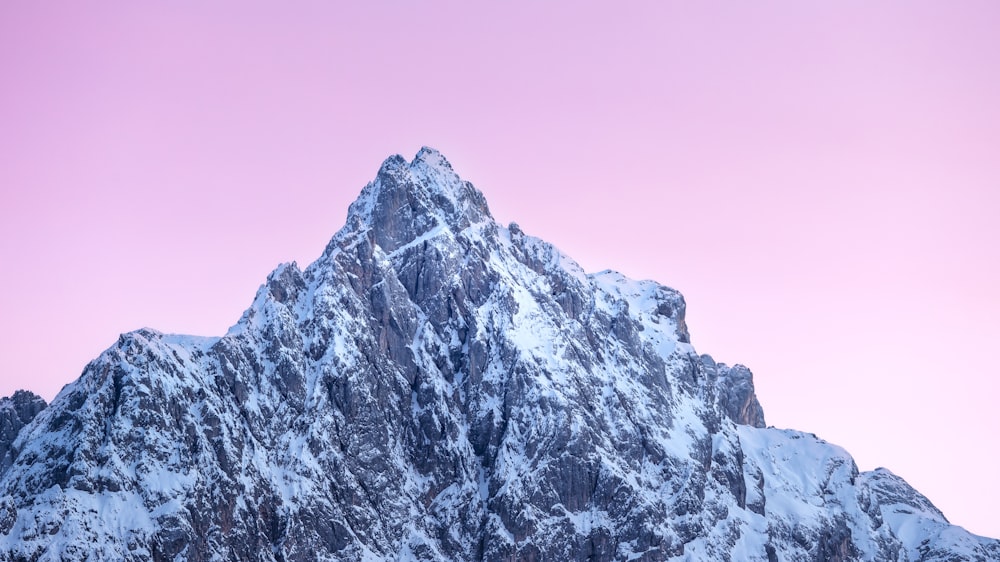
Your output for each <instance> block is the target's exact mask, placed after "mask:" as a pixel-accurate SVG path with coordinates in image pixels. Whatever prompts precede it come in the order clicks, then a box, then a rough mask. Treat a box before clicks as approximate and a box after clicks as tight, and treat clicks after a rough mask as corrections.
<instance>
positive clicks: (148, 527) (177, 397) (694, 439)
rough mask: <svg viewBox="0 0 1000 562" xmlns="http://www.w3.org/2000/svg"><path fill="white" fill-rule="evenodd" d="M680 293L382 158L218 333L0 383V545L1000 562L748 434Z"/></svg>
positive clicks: (838, 468) (257, 554) (276, 555)
mask: <svg viewBox="0 0 1000 562" xmlns="http://www.w3.org/2000/svg"><path fill="white" fill-rule="evenodd" d="M685 310H686V308H685V303H684V299H683V297H682V296H681V295H680V293H678V292H677V291H675V290H673V289H671V288H669V287H665V286H663V285H660V284H659V283H656V282H653V281H635V280H632V279H629V278H627V277H625V276H624V275H621V274H619V273H616V272H613V271H604V272H599V273H592V274H587V273H585V272H583V271H582V270H581V269H580V267H579V265H577V264H576V263H575V262H574V261H573V260H572V259H570V258H569V257H568V256H566V255H564V254H562V253H561V252H559V250H558V249H556V248H555V247H554V246H553V245H551V244H549V243H547V242H545V241H543V240H539V239H538V238H535V237H532V236H530V235H529V234H526V233H524V232H523V231H521V229H520V228H517V227H515V226H513V225H512V226H510V227H503V226H500V225H498V224H496V223H495V222H494V221H493V220H492V218H491V217H490V214H489V210H488V209H487V206H486V202H485V201H484V200H483V197H482V194H480V193H479V192H478V191H476V189H475V188H473V187H472V186H471V185H470V184H469V183H468V182H465V181H462V180H461V179H460V178H459V177H458V175H457V174H455V172H454V171H453V170H452V168H451V166H450V165H449V164H448V162H447V160H445V159H444V157H443V156H441V155H440V154H438V153H437V152H435V151H433V150H430V149H422V150H421V151H420V152H419V153H418V154H417V155H416V157H415V158H414V159H413V161H411V162H407V161H406V160H404V159H403V158H402V157H399V156H394V157H392V158H389V159H388V160H386V161H385V163H384V164H383V165H382V167H381V169H380V170H379V173H378V176H377V177H376V179H375V180H374V181H373V182H372V183H371V184H369V185H368V186H367V187H365V189H364V191H363V192H362V194H361V197H360V198H359V199H358V201H357V202H355V203H354V205H352V206H351V209H350V216H349V220H348V223H347V224H346V225H345V227H344V228H343V229H342V230H341V231H340V232H339V233H338V234H337V235H335V236H334V237H333V240H332V241H331V242H330V245H329V246H328V247H327V251H326V252H324V254H323V256H321V257H320V259H319V260H317V261H316V262H315V263H313V264H312V265H310V266H309V267H307V268H306V269H305V270H301V271H300V270H299V269H298V267H297V266H295V265H294V264H286V265H284V266H281V267H279V268H278V269H276V270H275V271H274V273H272V274H271V275H270V276H269V277H268V279H267V282H266V283H265V285H264V286H262V287H261V289H260V290H259V291H258V293H257V297H256V298H255V299H254V301H253V303H252V304H251V306H250V307H249V308H248V309H247V311H246V313H245V314H244V315H243V317H242V318H241V319H240V320H239V322H237V323H236V325H235V326H234V327H233V329H231V330H230V331H229V332H228V333H227V334H226V335H224V336H222V337H219V338H193V337H190V336H177V335H167V334H161V333H159V332H156V331H155V330H145V329H144V330H140V331H137V332H133V333H131V334H126V335H123V336H122V337H121V338H120V339H119V342H118V344H117V345H115V346H113V347H112V348H110V349H108V350H107V351H105V352H104V353H103V354H101V356H100V357H98V358H97V359H95V360H94V361H92V362H91V363H90V364H89V365H88V366H87V368H86V369H85V370H84V373H83V375H82V376H81V377H80V378H79V379H78V380H77V381H76V382H74V383H71V384H70V385H67V386H66V387H65V389H64V390H63V391H62V392H61V393H60V394H59V396H57V397H56V399H55V400H53V402H52V404H51V405H49V406H48V407H45V408H42V406H43V404H42V403H41V402H39V401H38V400H37V399H35V398H34V397H31V396H27V395H25V396H21V397H20V398H19V397H18V395H15V397H14V399H12V400H4V399H0V455H4V453H3V450H2V449H3V447H4V446H6V445H4V444H5V443H9V447H8V449H7V450H8V452H9V454H6V455H4V456H5V458H6V459H7V461H4V462H6V463H7V464H6V465H5V464H2V463H0V561H3V562H8V561H10V562H50V561H56V560H122V561H126V562H139V561H142V562H146V561H153V562H166V561H175V560H186V561H189V562H205V561H209V560H220V561H226V562H228V561H234V562H235V561H239V562H279V561H280V562H306V561H313V560H367V561H372V562H378V561H405V562H415V561H421V562H422V561H437V560H457V561H474V562H479V561H490V562H492V561H501V560H560V561H561V560H568V561H583V560H587V561H593V562H610V561H620V560H637V561H645V562H653V561H667V560H676V561H681V560H684V561H692V562H698V561H713V562H714V561H723V562H726V561H728V562H735V561H744V560H747V561H756V562H765V561H772V560H810V561H837V562H845V561H848V560H894V561H901V560H911V561H916V560H922V561H931V560H977V561H987V560H990V561H995V560H1000V542H998V541H994V540H991V539H984V538H980V537H976V536H974V535H971V534H969V533H967V532H965V531H964V530H962V529H960V528H957V527H953V526H951V525H949V524H948V521H947V520H946V519H944V517H943V516H942V515H941V514H940V512H937V510H936V509H934V508H933V506H932V505H931V504H930V502H929V501H927V500H926V499H925V498H923V497H922V496H920V495H919V494H918V493H916V492H915V491H914V490H912V489H911V488H909V486H908V485H906V483H905V482H904V481H902V480H901V479H899V478H897V477H895V476H893V475H891V473H888V472H876V473H859V471H858V469H857V467H856V466H855V464H854V461H853V460H852V459H851V457H850V455H848V454H847V452H846V451H844V450H843V449H841V448H839V447H836V446H834V445H831V444H829V443H827V442H825V441H823V440H822V439H819V438H817V437H816V436H815V435H811V434H808V433H802V432H798V431H792V430H778V429H774V428H767V427H765V421H764V414H763V410H762V408H761V406H760V404H759V402H758V400H757V396H756V393H755V391H754V386H753V376H752V374H751V373H750V370H749V369H747V368H745V367H742V366H740V365H735V366H728V365H726V364H723V363H717V362H715V361H714V360H713V359H711V358H710V357H708V356H706V355H699V354H698V353H697V352H695V350H694V348H693V347H692V346H691V344H690V339H689V338H688V331H687V328H686V324H685ZM4 412H7V414H4ZM4 419H6V420H8V423H7V425H6V426H5V425H4V421H3V420H4ZM10 421H12V422H13V423H10ZM8 426H9V427H8ZM5 427H8V429H9V428H13V429H10V430H9V431H7V430H5V429H4V428H5ZM2 435H8V436H9V435H14V437H13V441H10V439H9V438H8V440H7V441H4V440H3V438H2Z"/></svg>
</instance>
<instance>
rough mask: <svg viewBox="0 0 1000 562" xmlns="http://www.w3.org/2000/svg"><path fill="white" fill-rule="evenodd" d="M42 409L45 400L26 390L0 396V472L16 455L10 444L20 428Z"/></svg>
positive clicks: (1, 472) (5, 468)
mask: <svg viewBox="0 0 1000 562" xmlns="http://www.w3.org/2000/svg"><path fill="white" fill-rule="evenodd" d="M44 409H45V400H42V397H41V396H38V395H36V394H34V393H31V392H28V391H26V390H18V391H17V392H15V393H14V395H13V396H9V397H7V398H0V474H3V472H4V471H5V470H7V468H9V467H10V465H11V464H12V463H13V461H14V457H16V456H17V451H16V450H11V445H13V444H14V440H15V439H16V438H17V434H18V433H19V432H20V431H21V428H23V427H24V426H26V425H28V424H29V423H30V422H31V420H33V419H35V416H37V415H38V412H41V411H42V410H44ZM0 528H2V522H0Z"/></svg>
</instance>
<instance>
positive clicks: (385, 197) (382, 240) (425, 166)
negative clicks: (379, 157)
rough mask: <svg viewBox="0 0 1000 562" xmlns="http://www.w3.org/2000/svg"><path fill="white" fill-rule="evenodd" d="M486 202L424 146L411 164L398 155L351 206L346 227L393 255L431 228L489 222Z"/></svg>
mask: <svg viewBox="0 0 1000 562" xmlns="http://www.w3.org/2000/svg"><path fill="white" fill-rule="evenodd" d="M492 221H493V217H492V215H490V210H489V207H488V206H487V204H486V198H485V197H483V194H482V193H480V192H479V190H478V189H476V188H475V187H474V186H473V185H472V184H471V183H469V182H467V181H464V180H463V179H462V178H460V177H459V176H458V174H456V173H455V171H454V170H453V169H452V167H451V164H450V163H449V162H448V160H447V159H446V158H445V157H444V155H442V154H441V153H440V152H438V151H437V150H435V149H433V148H429V147H426V146H425V147H423V148H421V149H420V151H419V152H417V155H416V156H415V157H414V158H413V160H412V161H409V162H407V161H406V159H405V158H403V157H402V156H400V155H398V154H396V155H393V156H390V157H389V158H386V159H385V161H384V162H382V165H381V166H380V167H379V171H378V175H377V176H376V177H375V181H373V182H371V183H369V184H368V185H367V186H365V188H364V189H363V190H362V191H361V195H360V196H359V197H358V199H357V200H356V201H355V202H354V203H352V204H351V207H350V210H349V211H348V217H347V226H346V227H345V229H347V230H349V231H351V232H354V231H358V230H371V231H372V232H373V234H374V237H375V243H376V244H377V245H378V246H380V247H381V248H382V249H383V250H384V251H386V252H391V251H393V250H395V249H396V248H399V247H400V246H403V245H405V244H407V243H409V242H412V241H413V240H415V239H417V238H418V237H420V236H423V235H425V234H427V233H428V232H430V231H431V230H433V229H435V228H449V229H451V230H453V231H455V232H458V231H461V230H464V229H465V228H467V227H468V226H470V225H472V224H475V223H481V222H492Z"/></svg>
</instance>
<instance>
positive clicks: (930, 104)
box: [0, 0, 1000, 537]
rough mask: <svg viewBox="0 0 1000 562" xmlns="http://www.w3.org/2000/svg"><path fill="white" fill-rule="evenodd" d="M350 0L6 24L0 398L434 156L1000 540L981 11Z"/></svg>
mask: <svg viewBox="0 0 1000 562" xmlns="http://www.w3.org/2000/svg"><path fill="white" fill-rule="evenodd" d="M360 4H361V3H359V2H354V3H350V4H349V5H347V3H344V5H339V4H337V3H333V2H300V3H297V4H296V7H295V8H289V7H288V6H287V5H284V6H283V9H281V8H278V7H277V6H276V5H274V3H268V2H229V1H221V0H220V1H213V2H194V1H190V2H189V1H177V2H169V3H161V4H160V5H154V3H151V2H143V3H137V2H125V1H122V2H86V3H81V2H3V3H0V264H2V267H3V270H2V275H0V396H3V395H9V394H10V393H11V392H13V390H15V389H17V388H28V389H31V390H34V391H35V392H38V393H39V394H41V395H43V396H44V397H45V398H46V399H51V398H52V397H54V396H55V394H56V393H57V392H58V390H59V389H60V388H61V387H62V385H64V384H66V383H68V382H70V381H72V380H74V379H75V378H76V377H77V376H79V374H80V372H81V371H82V369H83V367H84V365H85V364H86V363H87V361H89V360H90V359H93V358H94V357H96V356H97V355H98V354H99V353H100V352H101V351H102V350H103V349H105V348H106V347H108V346H110V345H112V344H113V343H114V342H115V340H116V339H117V337H118V334H119V333H120V332H125V331H129V330H133V329H137V328H140V327H143V326H150V327H153V328H156V329H159V330H161V331H164V332H179V333H193V334H199V335H221V334H222V333H224V332H225V330H226V329H227V328H228V326H230V325H231V324H233V323H234V322H235V321H236V320H237V319H238V318H239V316H240V314H241V312H242V311H243V309H244V308H245V307H247V306H249V304H250V302H251V300H252V298H253V295H254V293H255V291H256V289H257V287H258V286H259V284H260V283H262V282H263V280H264V278H265V277H266V275H267V274H268V272H270V270H271V269H273V268H274V267H275V266H276V265H277V264H278V263H280V262H284V261H291V260H296V261H298V262H299V264H300V265H302V266H305V265H306V264H308V263H310V262H312V261H313V260H314V259H315V258H317V257H318V256H319V254H320V253H321V251H322V249H323V247H324V246H325V244H326V242H327V240H328V239H329V238H330V236H332V235H333V233H334V232H335V231H336V230H337V229H339V228H340V227H341V225H342V224H343V220H344V217H345V216H346V212H347V206H348V204H349V203H350V202H351V201H352V200H353V199H354V198H355V197H356V196H357V194H358V192H359V191H360V189H361V187H362V186H363V185H364V184H365V183H366V182H368V181H369V180H371V179H372V178H373V177H374V174H375V172H376V170H377V169H378V166H379V164H380V163H381V161H382V160H383V159H384V158H385V157H386V156H388V155H390V154H393V153H401V154H403V155H404V156H406V157H407V159H409V158H412V157H413V155H414V154H415V153H416V151H417V150H418V149H419V147H420V146H421V145H429V146H433V147H435V148H438V149H439V150H441V151H442V152H443V153H444V154H445V155H446V156H447V157H448V158H449V159H450V160H451V162H452V164H453V165H454V167H455V169H456V170H457V171H458V172H459V173H460V174H461V175H462V176H463V177H464V178H466V179H468V180H470V181H472V182H473V183H475V184H476V186H477V187H479V188H480V189H481V190H482V191H483V192H484V194H485V195H486V197H487V199H488V200H489V202H490V205H491V208H492V210H493V214H494V215H495V216H496V218H497V219H498V220H500V221H502V222H505V223H506V222H509V221H517V222H518V223H519V224H520V225H521V227H522V228H523V229H524V230H525V231H526V232H528V233H529V234H534V235H537V236H541V237H542V238H545V239H547V240H549V241H551V242H553V243H554V244H556V245H557V246H559V247H560V248H561V249H562V250H563V251H565V252H566V253H568V254H569V255H571V256H573V257H575V258H576V259H577V261H579V262H580V263H581V264H582V265H583V266H584V268H586V269H587V270H588V271H597V270H601V269H605V268H614V269H618V270H620V271H622V272H623V273H625V274H627V275H629V276H632V277H637V278H652V279H656V280H658V281H660V282H662V283H664V284H667V285H670V286H673V287H675V288H677V289H679V290H681V291H682V292H683V293H684V294H685V295H686V298H687V301H688V321H689V326H690V328H691V333H692V343H693V344H694V345H695V347H696V348H697V349H698V350H699V351H700V352H702V353H710V354H712V355H713V356H714V357H715V358H716V359H717V360H720V361H724V362H727V363H743V364H746V365H747V366H749V367H750V368H751V369H752V370H753V371H754V373H755V380H756V384H757V390H758V395H759V396H760V399H761V402H762V404H763V406H764V410H765V413H766V416H767V420H768V422H769V423H770V424H773V425H775V426H778V427H793V428H796V429H801V430H805V431H811V432H814V433H816V434H818V435H819V436H821V437H823V438H825V439H827V440H829V441H831V442H834V443H837V444H839V445H842V446H844V447H845V448H847V449H848V450H849V451H850V452H851V453H852V454H853V455H854V456H855V458H856V459H857V462H858V464H859V466H860V467H861V468H862V469H863V470H867V469H872V468H875V467H876V466H886V467H888V468H890V469H891V470H893V471H894V472H896V473H897V474H899V475H901V476H903V477H904V478H906V479H907V480H908V481H909V482H910V483H911V484H913V485H914V486H915V487H916V488H917V489H919V490H920V491H922V492H923V493H924V494H926V495H927V496H928V497H929V498H930V499H931V500H932V501H933V502H934V503H935V504H936V505H937V506H938V507H939V508H941V509H942V510H943V511H944V513H945V515H946V516H948V517H949V519H950V520H951V521H952V522H953V523H956V524H959V525H962V526H965V527H966V528H968V529H970V530H971V531H973V532H976V533H979V534H985V535H989V536H993V537H1000V518H998V517H997V515H996V514H997V508H996V506H998V505H1000V485H998V480H997V478H996V475H997V461H998V460H1000V440H998V438H997V430H998V429H1000V421H998V420H1000V415H998V413H997V410H998V408H997V400H998V397H1000V382H998V378H1000V367H998V358H997V351H998V349H1000V345H998V342H1000V297H998V296H997V288H998V287H1000V220H998V213H1000V103H998V100H1000V33H998V30H1000V3H997V2H993V1H983V2H969V1H958V2H936V1H935V2H922V1H912V0H910V1H905V2H903V1H900V2H877V3H873V2H853V1H845V2H800V1H794V2H793V1H788V2H780V1H765V2H754V3H749V2H698V3H694V2H690V3H688V2H683V3H682V2H629V3H614V5H612V3H589V4H588V3H579V2H573V3H569V2H546V3H544V5H535V4H533V3H531V4H529V3H522V2H515V3H506V2H504V3H497V2H494V3H488V4H487V3H459V2H442V3H433V4H431V3H426V2H421V3H416V2H376V3H371V4H377V6H367V5H366V6H362V5H360ZM366 4H367V3H366ZM418 4H419V5H418Z"/></svg>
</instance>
